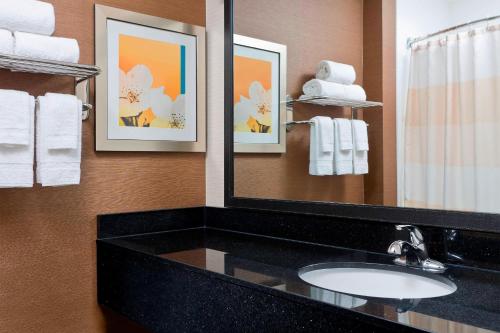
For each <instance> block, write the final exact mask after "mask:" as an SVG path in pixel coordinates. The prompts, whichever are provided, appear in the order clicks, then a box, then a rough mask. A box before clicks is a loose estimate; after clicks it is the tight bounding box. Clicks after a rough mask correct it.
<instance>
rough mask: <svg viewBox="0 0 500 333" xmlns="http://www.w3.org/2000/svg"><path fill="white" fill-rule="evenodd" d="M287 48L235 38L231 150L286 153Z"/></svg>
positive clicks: (247, 38) (236, 36) (258, 40)
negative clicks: (232, 143)
mask: <svg viewBox="0 0 500 333" xmlns="http://www.w3.org/2000/svg"><path fill="white" fill-rule="evenodd" d="M285 101H286V46H285V45H281V44H276V43H271V42H268V41H264V40H260V39H255V38H250V37H245V36H240V35H235V36H234V111H233V112H234V150H235V152H239V153H284V152H286V103H285Z"/></svg>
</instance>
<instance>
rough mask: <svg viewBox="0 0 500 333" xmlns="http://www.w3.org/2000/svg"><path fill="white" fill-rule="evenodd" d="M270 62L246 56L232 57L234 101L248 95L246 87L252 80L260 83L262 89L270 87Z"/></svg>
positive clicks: (248, 86)
mask: <svg viewBox="0 0 500 333" xmlns="http://www.w3.org/2000/svg"><path fill="white" fill-rule="evenodd" d="M271 79H272V64H271V62H270V61H265V60H258V59H253V58H248V57H242V56H235V57H234V103H238V102H239V101H240V96H242V95H243V96H245V97H249V96H248V88H250V84H251V83H252V82H253V81H259V82H260V83H262V86H263V87H264V89H266V90H269V89H271V85H272V83H271Z"/></svg>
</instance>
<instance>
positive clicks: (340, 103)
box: [285, 96, 384, 131]
mask: <svg viewBox="0 0 500 333" xmlns="http://www.w3.org/2000/svg"><path fill="white" fill-rule="evenodd" d="M285 103H286V107H287V111H292V112H293V107H294V105H295V103H305V104H313V105H319V106H335V107H344V108H350V109H351V119H356V118H357V111H358V110H360V109H366V108H373V107H381V106H383V105H384V103H381V102H371V101H356V100H349V99H342V98H333V97H325V96H302V97H300V98H298V99H292V98H290V97H289V96H288V97H287V100H286V101H285ZM285 124H286V129H287V131H290V130H291V128H292V127H293V126H294V125H300V124H309V125H311V124H313V122H312V121H310V120H295V121H294V120H290V121H287V122H286V123H285ZM367 125H368V126H369V124H367Z"/></svg>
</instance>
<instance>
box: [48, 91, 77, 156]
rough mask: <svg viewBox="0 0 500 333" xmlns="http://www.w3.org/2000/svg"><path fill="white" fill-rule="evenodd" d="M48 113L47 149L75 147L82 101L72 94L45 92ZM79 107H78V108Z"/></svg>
mask: <svg viewBox="0 0 500 333" xmlns="http://www.w3.org/2000/svg"><path fill="white" fill-rule="evenodd" d="M45 97H46V100H45V105H46V108H47V114H48V135H47V148H48V149H77V148H78V140H79V139H80V133H79V128H80V126H81V120H79V119H81V118H79V117H78V114H79V113H81V112H82V109H81V105H82V103H81V102H80V101H79V100H78V98H76V96H74V95H65V94H53V93H47V94H45ZM78 108H80V109H78Z"/></svg>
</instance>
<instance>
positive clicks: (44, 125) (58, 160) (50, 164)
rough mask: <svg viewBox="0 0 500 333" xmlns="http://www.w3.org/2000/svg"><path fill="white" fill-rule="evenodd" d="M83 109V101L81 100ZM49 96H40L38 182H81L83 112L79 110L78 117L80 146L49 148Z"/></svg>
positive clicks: (66, 183)
mask: <svg viewBox="0 0 500 333" xmlns="http://www.w3.org/2000/svg"><path fill="white" fill-rule="evenodd" d="M79 107H80V109H81V102H79ZM48 111H49V109H48V107H47V97H44V96H41V97H38V107H37V121H36V130H37V133H36V139H37V147H36V148H37V149H36V158H37V168H36V177H37V182H38V183H40V184H42V186H62V185H74V184H79V183H80V163H81V155H82V144H81V138H82V137H81V131H82V125H81V123H82V122H81V116H82V114H81V112H77V113H76V114H77V119H78V147H77V149H49V148H48V146H47V144H48V138H49V136H50V134H51V133H50V132H49V130H50V128H51V126H50V125H49V123H50V118H51V116H53V115H52V114H50V112H48Z"/></svg>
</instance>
